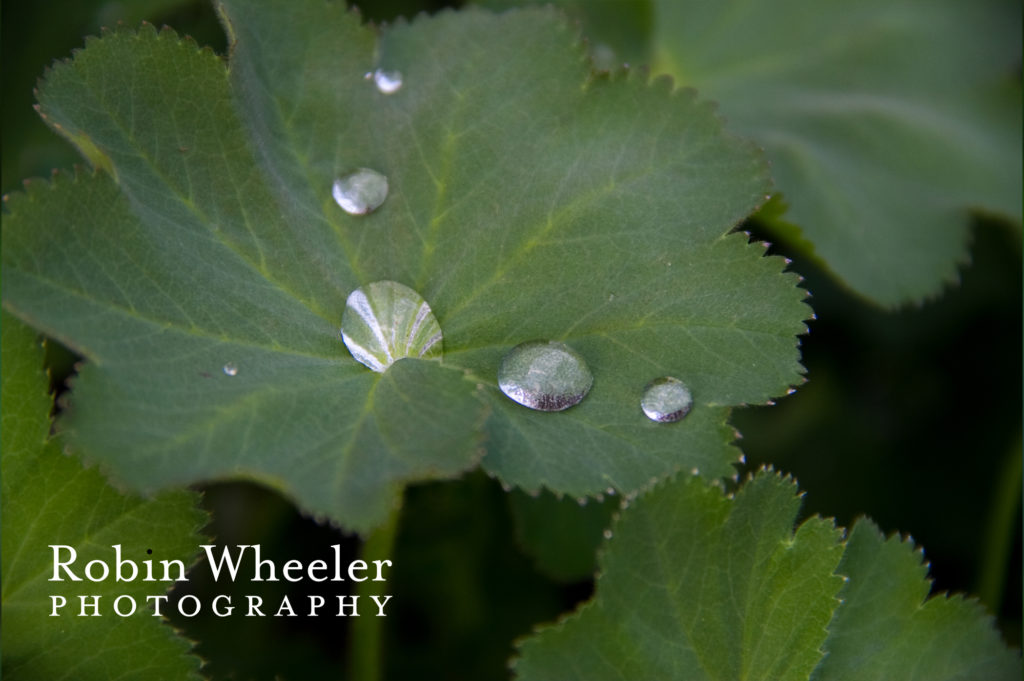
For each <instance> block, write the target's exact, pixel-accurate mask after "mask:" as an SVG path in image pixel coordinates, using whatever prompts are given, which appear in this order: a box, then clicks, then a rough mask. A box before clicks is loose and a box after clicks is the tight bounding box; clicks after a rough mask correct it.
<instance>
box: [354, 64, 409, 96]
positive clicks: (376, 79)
mask: <svg viewBox="0 0 1024 681" xmlns="http://www.w3.org/2000/svg"><path fill="white" fill-rule="evenodd" d="M363 78H365V79H366V80H372V81H373V83H374V85H376V86H377V89H378V90H380V92H381V94H384V95H392V94H394V93H396V92H398V91H399V89H401V87H402V72H401V71H385V70H384V69H377V70H376V71H370V72H369V73H367V74H366V75H365V76H363Z"/></svg>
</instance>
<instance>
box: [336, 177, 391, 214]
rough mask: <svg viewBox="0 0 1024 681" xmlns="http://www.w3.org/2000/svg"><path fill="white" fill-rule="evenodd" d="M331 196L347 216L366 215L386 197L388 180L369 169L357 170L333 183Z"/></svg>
mask: <svg viewBox="0 0 1024 681" xmlns="http://www.w3.org/2000/svg"><path fill="white" fill-rule="evenodd" d="M331 195H332V196H334V200H335V201H336V202H337V203H338V205H339V206H341V209H342V210H343V211H345V212H346V213H348V214H349V215H366V214H367V213H372V212H373V211H375V210H376V209H377V208H379V207H380V204H382V203H384V199H386V198H387V197H388V178H387V177H385V176H384V175H381V174H380V173H378V172H377V171H376V170H371V169H370V168H357V169H356V170H354V171H352V172H351V173H349V174H348V175H345V176H343V177H339V178H338V179H337V180H335V181H334V186H333V187H332V188H331Z"/></svg>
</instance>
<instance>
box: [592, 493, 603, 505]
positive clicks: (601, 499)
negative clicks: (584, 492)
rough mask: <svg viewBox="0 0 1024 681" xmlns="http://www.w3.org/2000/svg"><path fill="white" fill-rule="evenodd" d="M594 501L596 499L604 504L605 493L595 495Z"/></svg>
mask: <svg viewBox="0 0 1024 681" xmlns="http://www.w3.org/2000/svg"><path fill="white" fill-rule="evenodd" d="M594 501H596V502H597V503H599V504H603V503H604V495H603V494H595V495H594Z"/></svg>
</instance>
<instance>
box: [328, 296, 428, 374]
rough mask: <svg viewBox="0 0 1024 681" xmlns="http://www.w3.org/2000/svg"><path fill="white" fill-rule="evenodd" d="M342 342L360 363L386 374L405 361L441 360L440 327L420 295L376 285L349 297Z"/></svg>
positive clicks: (342, 329) (342, 325) (343, 320)
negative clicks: (399, 362) (412, 359)
mask: <svg viewBox="0 0 1024 681" xmlns="http://www.w3.org/2000/svg"><path fill="white" fill-rule="evenodd" d="M341 339H342V340H343V341H344V342H345V347H347V348H348V351H349V352H351V353H352V356H353V357H354V358H355V359H356V361H357V362H360V363H361V364H364V365H366V366H368V367H370V368H371V369H373V370H374V371H377V372H383V371H384V370H385V369H387V368H388V367H389V366H391V365H392V364H394V363H395V362H396V361H398V360H400V359H402V358H403V357H419V358H422V359H434V358H440V357H441V354H442V345H441V339H442V336H441V326H440V325H439V324H438V323H437V319H436V318H435V317H434V313H433V312H432V311H431V310H430V305H428V304H427V301H425V300H423V298H422V297H421V296H420V294H418V293H416V292H415V291H413V290H412V289H411V288H409V287H408V286H403V285H402V284H399V283H398V282H396V281H375V282H373V283H372V284H367V285H366V286H363V287H361V288H357V289H356V290H355V291H353V292H352V293H351V294H349V297H348V300H347V301H346V303H345V312H344V313H343V314H342V315H341Z"/></svg>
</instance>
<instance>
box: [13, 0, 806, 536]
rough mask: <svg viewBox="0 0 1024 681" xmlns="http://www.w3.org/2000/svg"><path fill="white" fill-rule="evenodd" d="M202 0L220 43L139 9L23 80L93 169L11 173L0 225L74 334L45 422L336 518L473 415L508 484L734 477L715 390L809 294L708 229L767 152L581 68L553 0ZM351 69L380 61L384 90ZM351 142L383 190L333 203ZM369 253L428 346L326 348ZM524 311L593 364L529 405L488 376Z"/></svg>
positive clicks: (790, 376) (180, 473)
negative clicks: (546, 407) (41, 75)
mask: <svg viewBox="0 0 1024 681" xmlns="http://www.w3.org/2000/svg"><path fill="white" fill-rule="evenodd" d="M221 9H222V11H223V14H224V17H225V26H226V27H227V30H228V33H229V39H230V42H231V52H230V61H229V68H227V69H225V66H224V63H223V62H222V61H221V60H220V59H218V58H217V57H216V56H215V55H213V54H212V53H210V52H208V51H201V50H198V49H197V48H196V47H195V45H193V44H191V43H189V42H188V41H181V40H179V39H178V38H177V36H175V35H174V34H173V33H171V32H169V31H165V32H162V33H160V34H157V33H156V32H155V31H154V30H153V29H151V28H149V27H144V28H143V29H142V30H141V31H140V32H138V33H135V32H131V31H126V30H121V31H117V32H115V33H111V34H108V35H106V36H104V37H103V38H101V39H98V40H92V41H90V42H89V43H88V44H87V47H86V48H85V49H84V50H83V51H81V52H80V53H78V54H77V55H76V56H75V58H74V60H73V61H71V62H69V63H63V64H59V65H58V66H56V67H55V68H54V69H53V71H52V72H51V73H49V74H48V75H47V77H46V79H45V82H44V83H43V85H42V87H41V89H40V104H41V110H42V113H43V115H44V116H46V118H47V120H48V121H49V122H50V124H51V125H52V126H53V127H54V128H55V129H57V130H59V131H61V132H62V133H63V134H64V135H65V136H67V137H68V138H69V139H70V140H71V141H73V142H74V143H75V144H76V145H77V146H78V147H79V148H80V150H81V151H82V152H83V153H84V154H85V155H86V156H87V157H88V158H89V159H90V160H91V161H92V162H93V164H94V165H95V166H96V167H97V168H99V169H101V170H103V171H105V172H100V173H97V174H79V175H78V176H77V177H76V178H74V179H66V178H63V177H58V178H57V179H56V180H55V182H54V183H53V184H52V185H50V186H41V185H30V187H29V189H28V192H27V194H26V195H17V196H13V197H11V199H10V201H9V202H8V203H9V210H10V215H9V216H8V218H7V220H6V221H5V232H4V249H3V258H4V267H5V269H4V297H5V305H6V306H7V308H8V309H10V310H12V311H14V312H15V313H16V314H18V315H19V316H21V317H22V318H23V319H25V320H27V321H29V322H30V323H32V324H34V325H36V326H37V327H38V328H40V329H41V330H43V331H45V332H46V333H48V334H51V335H53V336H55V337H56V338H58V339H60V340H61V341H62V342H64V343H66V344H68V345H70V346H71V347H73V348H75V349H76V350H78V351H79V352H81V353H82V354H83V355H85V357H86V358H87V359H89V360H91V361H90V362H89V363H88V364H87V366H86V367H85V369H84V370H83V372H82V374H81V376H80V377H79V378H78V380H77V382H76V384H75V390H74V396H73V399H72V401H71V407H72V408H71V410H70V414H69V416H68V417H67V418H66V419H64V423H63V428H64V429H65V430H66V432H67V436H68V438H69V440H70V441H71V442H72V444H73V445H74V446H75V447H77V448H78V449H80V450H81V451H82V452H83V453H84V454H85V455H86V456H87V457H88V458H92V459H100V460H102V461H103V463H104V465H105V466H106V467H107V468H108V469H109V470H110V471H112V472H113V473H114V474H115V475H116V477H118V478H119V479H121V480H123V481H125V482H127V483H129V484H130V485H132V486H134V487H138V488H141V489H145V490H151V489H155V488H159V487H162V486H166V485H169V484H178V483H185V482H190V481H194V480H200V479H209V478H214V477H223V476H228V475H244V476H252V477H257V478H259V479H262V480H265V481H267V482H268V483H270V484H273V485H275V486H276V487H278V488H281V489H283V490H285V491H286V492H287V493H288V494H289V495H290V496H292V497H294V498H296V499H297V500H298V501H299V503H300V504H301V505H302V506H303V507H304V508H306V509H307V510H311V511H313V512H316V513H325V514H328V515H330V516H331V517H332V518H334V519H335V520H337V521H338V522H340V523H342V524H344V525H345V526H347V527H352V528H357V529H366V528H368V527H370V526H372V525H373V524H374V523H377V522H379V521H380V520H381V519H382V518H383V517H384V516H385V514H386V513H387V511H388V509H389V508H390V507H391V506H393V505H394V503H395V500H396V495H395V491H396V490H397V489H398V488H399V486H400V485H401V484H403V483H404V482H406V481H409V480H418V479H425V478H436V477H447V476H452V475H454V474H457V473H458V472H459V471H461V470H464V469H466V468H468V467H470V466H472V465H473V464H474V463H475V462H476V460H477V456H478V452H479V451H480V441H481V439H482V438H486V442H487V454H486V458H485V459H484V465H485V467H486V468H487V469H488V470H489V471H490V472H491V473H492V474H495V475H498V476H500V477H501V478H502V479H503V480H504V481H505V482H506V483H507V484H515V485H519V486H522V487H525V488H528V489H537V488H539V487H540V486H542V485H546V486H548V487H551V488H553V489H556V490H559V491H562V492H567V493H570V494H572V495H574V496H575V495H582V494H594V493H597V492H600V491H603V490H604V489H606V488H607V487H610V486H611V487H615V488H617V489H620V490H633V489H636V488H638V487H639V486H641V485H643V484H646V482H647V481H648V480H649V478H651V477H652V476H658V475H662V474H664V473H666V472H668V471H671V470H675V469H678V468H685V469H687V470H689V469H691V468H698V469H700V470H701V472H703V473H705V474H707V475H710V476H721V475H727V474H729V473H731V467H730V465H729V464H730V462H731V461H734V460H735V458H736V456H737V453H736V451H735V450H734V449H733V448H731V447H730V446H729V445H728V443H729V441H730V440H731V438H732V433H731V430H730V429H729V428H728V427H727V426H726V425H725V416H726V412H727V408H728V405H734V404H740V403H747V402H763V401H764V400H766V399H767V398H769V397H771V396H773V395H778V394H781V393H783V392H784V391H785V389H786V388H787V386H789V385H790V384H793V383H796V382H798V381H799V380H800V378H799V375H798V374H799V371H800V367H799V364H798V361H797V351H796V348H795V338H794V336H795V335H796V334H798V333H800V332H802V331H803V329H804V327H803V325H802V323H801V320H802V318H803V317H805V316H806V314H807V308H806V306H805V305H804V304H803V303H802V298H803V294H802V292H801V291H799V290H798V289H796V288H795V287H794V284H795V283H796V277H795V275H785V276H782V275H780V270H781V269H782V268H783V263H782V261H781V260H779V259H774V258H764V257H762V251H761V249H760V248H759V247H758V246H748V245H747V244H746V242H745V239H744V237H743V235H739V234H733V235H728V232H729V231H730V230H731V228H732V227H733V226H734V225H735V224H736V223H737V222H738V221H739V220H741V219H742V218H743V217H744V216H746V215H748V214H749V213H750V212H751V211H752V210H754V209H755V208H756V207H757V206H758V205H759V204H760V203H761V202H762V201H763V200H764V195H765V191H766V189H767V173H766V168H765V166H764V164H763V162H762V161H761V160H760V159H759V157H758V156H757V154H755V153H754V152H753V151H752V150H751V148H749V147H748V146H746V145H745V144H744V143H742V142H739V141H737V140H735V139H733V138H731V137H729V136H728V135H726V134H725V133H724V132H723V131H722V126H721V123H720V122H719V120H718V119H717V118H716V117H715V116H714V114H713V112H712V110H711V107H710V106H709V105H708V104H705V103H701V102H698V101H696V100H695V98H694V95H693V93H692V92H688V91H682V92H671V91H670V90H671V88H670V85H669V83H668V82H667V81H666V80H660V81H655V82H653V83H648V82H646V81H645V80H644V79H643V78H641V77H637V76H634V75H628V74H620V75H616V76H613V77H599V78H593V77H591V75H590V72H589V69H588V68H587V65H586V63H585V60H584V58H583V55H582V52H581V49H580V46H579V45H578V42H577V38H576V36H575V35H574V33H573V32H572V30H570V29H569V28H568V27H567V26H566V25H565V24H564V23H563V22H562V21H561V20H559V19H558V17H557V15H556V14H555V13H554V12H552V11H549V10H531V11H518V12H510V13H506V14H503V15H500V16H495V15H492V14H489V13H485V12H482V11H478V10H474V11H466V12H459V13H455V12H444V13H441V14H439V15H437V16H435V17H420V18H418V19H417V20H416V21H415V22H413V23H411V24H405V23H399V24H398V25H396V26H394V27H391V28H388V29H385V30H382V31H380V32H379V33H376V32H374V31H373V30H371V29H370V28H367V27H363V26H360V24H359V21H358V17H357V16H356V15H355V14H353V13H350V12H347V11H346V10H345V8H344V7H343V6H342V5H341V4H340V3H334V4H331V3H323V2H285V1H284V0H265V1H263V2H226V3H224V4H223V5H222V7H221ZM524 45H529V46H530V48H529V49H523V46H524ZM377 67H383V68H386V69H398V70H400V71H401V72H402V74H403V75H404V85H403V86H402V88H401V89H400V90H399V91H398V92H396V93H394V94H390V95H385V94H382V93H380V92H378V91H377V89H376V88H375V87H374V85H373V83H372V82H371V81H367V80H365V79H364V77H363V76H364V74H365V73H367V72H369V71H372V70H373V69H375V68H377ZM359 167H366V168H372V169H374V170H378V171H380V172H383V173H384V174H385V175H386V176H387V177H388V181H389V185H390V193H389V195H388V197H387V200H386V201H385V202H384V204H383V205H382V206H381V207H380V208H378V209H377V210H376V211H375V212H373V213H372V214H369V215H360V216H352V215H348V214H347V213H345V212H343V211H342V210H341V209H340V208H339V207H338V206H337V205H336V204H335V202H334V200H333V199H332V197H331V186H332V182H333V181H334V179H335V178H336V177H338V176H339V175H341V174H343V173H346V172H348V171H350V170H353V169H355V168H359ZM385 279H387V280H394V281H398V282H400V283H402V284H404V285H406V286H409V287H411V288H413V289H415V290H416V291H417V292H419V293H420V294H421V295H422V296H423V297H424V299H425V300H426V301H427V302H428V303H429V304H430V305H431V307H432V309H433V311H434V313H435V315H436V317H437V319H438V321H439V322H440V325H441V328H442V330H443V332H444V350H445V355H444V358H443V362H441V363H438V362H433V361H422V360H414V359H409V360H403V361H399V362H398V363H396V364H395V365H393V366H392V367H391V368H390V369H388V370H387V372H385V373H383V374H376V373H373V372H371V371H369V370H368V369H366V368H365V367H363V366H362V365H359V364H357V363H356V362H355V361H353V359H352V358H351V357H350V356H349V354H348V352H347V351H346V349H345V347H344V345H343V344H342V342H341V340H340V339H339V337H338V325H339V323H340V321H341V315H342V311H343V310H344V307H345V301H346V297H347V296H348V294H349V293H350V292H351V291H352V290H353V289H354V288H356V287H357V286H361V285H365V284H367V283H369V282H372V281H376V280H385ZM534 338H550V339H558V340H561V341H564V342H566V343H568V344H570V345H571V346H572V347H573V348H574V349H575V350H576V351H577V352H579V353H580V354H581V355H582V356H583V357H584V358H585V359H586V361H587V362H588V363H589V365H590V367H591V369H592V370H593V373H594V376H595V378H594V387H593V389H592V391H591V392H590V394H589V396H588V397H587V398H586V399H585V400H584V401H583V402H582V404H580V405H579V406H577V407H574V408H572V409H569V410H567V411H565V412H561V413H557V414H550V413H538V412H533V411H530V410H528V409H526V408H524V407H521V406H519V405H517V404H514V403H512V402H511V401H510V400H508V399H506V398H505V397H504V396H503V395H502V394H501V393H500V392H499V391H498V390H497V387H496V382H497V381H496V372H497V367H498V365H499V362H500V360H501V357H502V356H503V354H504V353H505V352H507V351H508V350H509V349H511V348H512V347H513V346H515V345H517V344H518V343H520V342H523V341H526V340H531V339H534ZM229 362H230V363H233V364H234V365H236V366H237V368H238V370H237V374H236V375H234V376H227V375H226V374H225V373H224V372H222V371H221V367H222V366H224V365H225V364H226V363H229ZM665 374H670V375H675V376H677V377H679V378H681V379H683V380H684V381H686V382H687V383H688V384H689V386H690V387H691V389H692V392H693V395H694V399H695V407H694V409H693V411H692V412H691V414H690V415H689V416H688V417H687V419H686V420H684V421H683V422H681V423H677V424H672V425H663V424H655V423H652V422H650V421H648V420H647V419H646V418H645V417H644V415H643V413H642V412H641V411H640V409H639V402H638V401H639V397H640V393H641V391H642V390H643V387H644V385H645V384H646V383H647V382H648V381H649V380H651V379H652V378H655V377H657V376H661V375H665ZM484 419H486V422H484V423H483V425H482V426H481V422H483V421H484Z"/></svg>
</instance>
